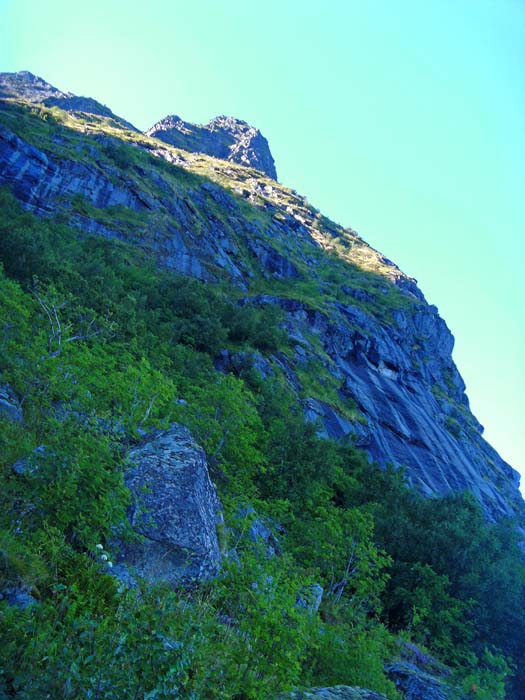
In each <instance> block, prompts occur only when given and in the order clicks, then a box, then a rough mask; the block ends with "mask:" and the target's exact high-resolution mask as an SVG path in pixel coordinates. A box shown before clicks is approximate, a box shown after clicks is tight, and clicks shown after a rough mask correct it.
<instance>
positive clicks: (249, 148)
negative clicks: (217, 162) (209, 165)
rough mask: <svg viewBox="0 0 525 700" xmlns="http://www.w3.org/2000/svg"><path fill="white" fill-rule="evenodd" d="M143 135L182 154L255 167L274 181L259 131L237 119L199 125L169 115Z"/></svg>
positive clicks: (269, 153) (272, 161) (265, 144)
mask: <svg viewBox="0 0 525 700" xmlns="http://www.w3.org/2000/svg"><path fill="white" fill-rule="evenodd" d="M146 134H147V135H148V136H153V137H154V138H156V139H160V140H161V141H164V142H165V143H169V144H171V145H172V146H175V147H176V148H182V149H183V150H185V151H190V152H197V153H207V154H208V155H209V156H213V157H214V158H221V159H222V160H229V161H231V162H233V163H238V164H239V165H246V166H247V167H249V168H255V169H256V170H260V171H261V172H262V173H265V175H268V177H271V178H272V179H273V180H277V172H276V170H275V163H274V160H273V157H272V154H271V152H270V147H269V146H268V141H267V140H266V139H265V138H264V136H263V135H262V134H261V132H260V131H259V129H256V128H255V127H253V126H250V125H249V124H247V123H246V122H244V121H241V120H240V119H234V118H233V117H224V116H223V117H215V119H212V120H211V121H210V122H208V124H204V125H199V124H191V123H190V122H185V121H183V120H182V119H181V118H180V117H178V116H176V115H170V116H168V117H164V119H161V120H160V122H157V123H156V124H154V125H153V126H152V127H151V129H148V131H146Z"/></svg>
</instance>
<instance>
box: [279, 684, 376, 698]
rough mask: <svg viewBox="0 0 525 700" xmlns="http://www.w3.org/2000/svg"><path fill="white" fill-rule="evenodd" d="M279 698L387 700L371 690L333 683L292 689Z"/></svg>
mask: <svg viewBox="0 0 525 700" xmlns="http://www.w3.org/2000/svg"><path fill="white" fill-rule="evenodd" d="M279 700H387V698H386V695H383V694H382V693H376V692H374V691H373V690H365V689H363V688H355V687H350V686H348V685H334V686H332V687H329V688H311V689H310V690H294V691H292V692H291V693H289V694H287V695H282V696H281V697H280V698H279Z"/></svg>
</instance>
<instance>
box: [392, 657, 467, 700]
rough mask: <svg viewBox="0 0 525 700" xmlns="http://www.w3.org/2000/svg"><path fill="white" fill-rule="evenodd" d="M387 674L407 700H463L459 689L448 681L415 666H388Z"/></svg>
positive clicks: (403, 663) (398, 663)
mask: <svg viewBox="0 0 525 700" xmlns="http://www.w3.org/2000/svg"><path fill="white" fill-rule="evenodd" d="M386 672H387V674H388V675H389V677H390V678H391V679H392V680H393V681H394V684H395V686H396V689H397V690H399V691H400V692H401V693H403V698H404V699H405V700H463V699H464V696H463V694H462V693H461V692H460V691H459V690H458V688H456V687H454V686H452V685H450V683H448V682H447V680H446V679H443V678H440V677H439V676H436V675H433V674H430V673H427V672H425V671H422V670H421V669H419V668H418V667H417V666H415V665H414V664H410V663H407V662H396V663H392V664H388V665H387V667H386Z"/></svg>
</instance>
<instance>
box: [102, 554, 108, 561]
mask: <svg viewBox="0 0 525 700" xmlns="http://www.w3.org/2000/svg"><path fill="white" fill-rule="evenodd" d="M100 558H101V559H102V561H107V560H108V555H107V554H102V556H101V557H100Z"/></svg>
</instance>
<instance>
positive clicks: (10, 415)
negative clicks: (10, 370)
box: [0, 384, 24, 423]
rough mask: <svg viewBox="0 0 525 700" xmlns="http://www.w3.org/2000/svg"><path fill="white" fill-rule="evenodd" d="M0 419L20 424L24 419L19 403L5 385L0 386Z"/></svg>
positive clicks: (9, 388)
mask: <svg viewBox="0 0 525 700" xmlns="http://www.w3.org/2000/svg"><path fill="white" fill-rule="evenodd" d="M0 417H2V418H7V420H10V421H14V422H15V423H20V422H21V421H22V420H23V418H24V416H23V414H22V408H21V406H20V401H19V400H18V397H17V396H16V394H15V393H14V391H13V390H12V389H11V387H10V386H8V385H7V384H4V385H2V386H0Z"/></svg>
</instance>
